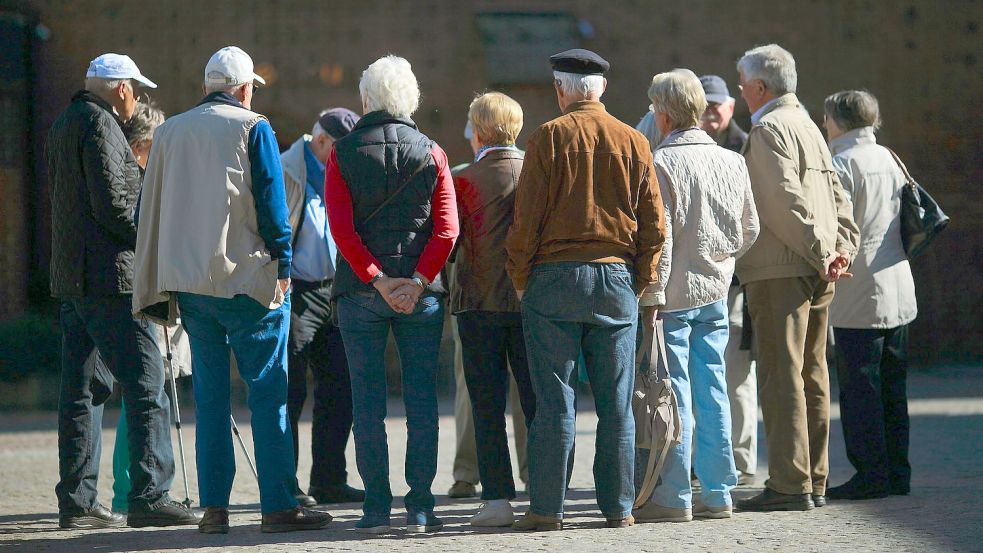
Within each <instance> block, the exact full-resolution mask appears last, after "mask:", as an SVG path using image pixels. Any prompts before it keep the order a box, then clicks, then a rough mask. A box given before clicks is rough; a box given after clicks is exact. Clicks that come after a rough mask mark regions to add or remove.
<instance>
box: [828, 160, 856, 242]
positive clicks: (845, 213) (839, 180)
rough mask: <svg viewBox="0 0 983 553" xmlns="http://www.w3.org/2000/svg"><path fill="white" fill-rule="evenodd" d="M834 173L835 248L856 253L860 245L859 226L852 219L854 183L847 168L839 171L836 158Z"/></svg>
mask: <svg viewBox="0 0 983 553" xmlns="http://www.w3.org/2000/svg"><path fill="white" fill-rule="evenodd" d="M833 167H835V168H836V174H834V175H833V198H834V199H835V200H836V223H837V230H836V250H837V251H843V252H846V253H848V254H850V257H851V258H852V257H853V256H855V255H856V253H857V250H858V249H859V247H860V228H859V227H858V226H857V223H856V221H854V219H853V202H852V201H851V198H852V197H853V194H854V191H855V184H854V182H853V180H852V178H851V175H850V172H849V170H845V171H841V170H840V167H839V166H838V165H837V163H836V160H834V161H833Z"/></svg>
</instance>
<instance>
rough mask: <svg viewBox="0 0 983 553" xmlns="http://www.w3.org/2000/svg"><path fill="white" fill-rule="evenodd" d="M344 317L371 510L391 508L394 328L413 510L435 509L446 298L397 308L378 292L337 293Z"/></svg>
mask: <svg viewBox="0 0 983 553" xmlns="http://www.w3.org/2000/svg"><path fill="white" fill-rule="evenodd" d="M338 320H339V327H340V329H341V337H342V339H343V340H344V342H345V352H346V354H347V356H348V367H349V371H350V374H351V383H352V415H353V418H354V424H353V427H352V433H353V435H354V437H355V461H356V465H357V466H358V473H359V474H360V475H361V476H362V482H363V483H364V484H365V503H364V504H363V506H362V509H363V511H364V512H365V514H366V515H379V516H389V515H390V513H391V510H392V502H393V496H392V489H391V488H390V486H389V445H388V442H387V439H386V424H385V420H386V363H385V360H386V359H385V355H386V341H387V340H388V338H389V331H390V330H392V333H393V336H394V337H395V338H396V348H397V349H398V350H399V359H400V365H401V367H402V376H403V379H402V382H403V403H404V404H405V405H406V468H405V474H406V483H407V484H408V485H409V486H410V492H409V493H408V494H407V495H406V498H405V501H404V503H405V505H406V509H407V510H408V511H432V510H433V507H434V496H433V493H432V492H431V491H430V488H431V486H432V485H433V479H434V477H435V476H436V475H437V354H438V353H439V351H440V338H441V334H442V332H443V329H444V303H443V299H441V298H438V297H436V296H432V295H427V296H422V297H421V298H420V301H419V303H417V305H416V308H415V310H414V311H413V313H411V314H409V315H404V314H402V313H396V312H395V311H393V310H392V308H390V307H389V305H388V304H387V303H386V302H385V300H383V299H382V296H380V295H379V294H378V293H377V292H375V291H373V292H372V293H371V294H368V293H363V292H358V293H354V294H350V295H345V296H342V297H340V298H338Z"/></svg>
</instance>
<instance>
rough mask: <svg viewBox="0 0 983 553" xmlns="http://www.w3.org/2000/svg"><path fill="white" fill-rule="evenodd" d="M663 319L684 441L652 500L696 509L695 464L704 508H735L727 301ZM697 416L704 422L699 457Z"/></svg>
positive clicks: (672, 455) (664, 315) (673, 452)
mask: <svg viewBox="0 0 983 553" xmlns="http://www.w3.org/2000/svg"><path fill="white" fill-rule="evenodd" d="M659 319H661V320H662V324H663V325H664V328H665V336H666V355H667V356H668V358H669V375H670V376H671V378H672V389H673V391H674V392H675V393H676V399H677V401H678V402H679V417H680V420H681V422H682V425H683V429H682V430H683V431H682V439H683V443H681V444H679V445H676V446H674V447H672V449H670V450H669V454H668V456H667V457H666V464H665V467H664V468H663V469H662V475H661V481H660V482H659V485H658V486H656V488H655V491H654V492H652V499H651V500H650V501H652V502H654V503H655V504H657V505H661V506H663V507H673V508H676V509H683V508H688V507H691V506H692V504H693V490H692V487H691V483H690V466H691V460H693V462H695V463H696V476H697V478H699V479H700V484H701V486H702V487H703V494H702V497H701V499H702V501H703V504H704V505H706V506H708V507H723V506H725V505H730V504H731V498H730V490H731V489H733V488H734V486H736V485H737V468H735V467H734V454H733V451H732V450H731V444H730V402H729V400H728V399H727V380H726V369H725V367H724V349H725V348H726V347H727V337H728V334H729V325H728V319H727V300H726V299H722V300H720V301H717V302H714V303H711V304H710V305H705V306H703V307H698V308H696V309H690V310H687V311H671V312H668V313H667V312H662V313H659ZM694 415H695V417H696V419H697V420H699V424H697V425H696V457H695V459H694V458H693V457H692V452H693V422H694V421H693V417H694Z"/></svg>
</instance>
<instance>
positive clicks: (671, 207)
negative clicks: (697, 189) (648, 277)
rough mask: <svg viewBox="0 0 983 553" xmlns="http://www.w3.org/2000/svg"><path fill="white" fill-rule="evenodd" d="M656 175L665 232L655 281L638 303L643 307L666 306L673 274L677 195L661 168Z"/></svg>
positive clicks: (657, 254) (656, 256) (661, 219)
mask: <svg viewBox="0 0 983 553" xmlns="http://www.w3.org/2000/svg"><path fill="white" fill-rule="evenodd" d="M654 173H655V175H656V180H657V181H658V190H659V193H658V194H655V195H654V196H655V199H656V200H657V201H658V202H659V210H658V211H661V216H659V220H660V227H662V228H663V229H664V230H662V243H661V245H660V248H659V251H657V252H656V254H655V259H657V264H656V270H655V275H656V276H655V281H654V282H651V283H645V284H647V286H646V287H645V289H644V291H643V292H642V296H641V297H640V298H639V301H638V304H639V305H642V306H649V305H665V304H666V285H667V284H668V283H669V274H670V273H671V272H672V235H673V232H672V231H673V229H672V225H673V222H674V221H675V218H674V216H675V214H676V194H675V192H674V191H673V189H672V181H671V180H670V178H669V174H668V173H666V172H665V171H664V170H662V168H661V167H659V166H656V167H655V170H654ZM651 195H652V194H650V196H651ZM640 218H641V217H640ZM640 226H641V225H640Z"/></svg>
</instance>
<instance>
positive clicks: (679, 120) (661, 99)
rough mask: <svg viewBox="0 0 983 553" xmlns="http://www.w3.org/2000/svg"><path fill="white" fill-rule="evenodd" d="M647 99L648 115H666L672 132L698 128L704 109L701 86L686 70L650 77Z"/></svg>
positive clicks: (676, 70) (704, 101)
mask: <svg viewBox="0 0 983 553" xmlns="http://www.w3.org/2000/svg"><path fill="white" fill-rule="evenodd" d="M649 99H650V100H652V111H654V112H656V113H665V114H666V115H668V116H669V121H670V122H671V123H672V128H673V129H684V128H689V127H696V126H698V125H699V124H700V116H701V115H703V112H704V111H706V109H707V97H706V94H705V93H704V92H703V85H702V84H700V79H699V78H697V76H696V73H693V72H692V71H690V70H689V69H673V70H672V71H668V72H666V73H659V74H658V75H656V76H654V77H652V85H651V86H649Z"/></svg>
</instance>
